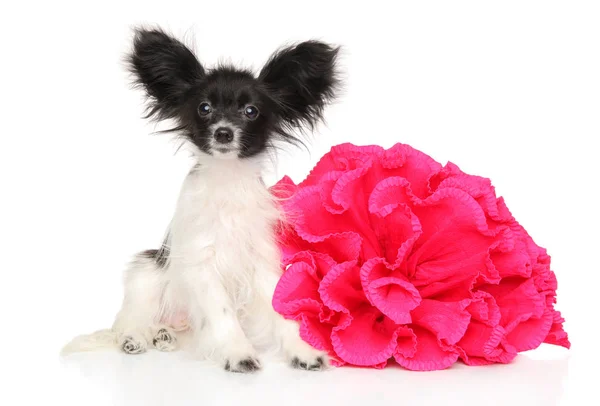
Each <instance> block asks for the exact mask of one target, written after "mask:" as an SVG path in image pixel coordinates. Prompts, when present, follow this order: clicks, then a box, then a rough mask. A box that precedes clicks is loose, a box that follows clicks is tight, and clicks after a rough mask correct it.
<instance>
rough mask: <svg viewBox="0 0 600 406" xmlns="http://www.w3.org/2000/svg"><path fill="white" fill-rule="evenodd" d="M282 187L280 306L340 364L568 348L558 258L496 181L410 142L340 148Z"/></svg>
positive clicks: (507, 357) (478, 357) (487, 357)
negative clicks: (499, 193)
mask: <svg viewBox="0 0 600 406" xmlns="http://www.w3.org/2000/svg"><path fill="white" fill-rule="evenodd" d="M272 191H273V193H274V194H275V195H276V196H278V197H279V198H281V199H282V205H283V208H284V210H285V213H286V215H287V223H286V225H285V226H282V227H281V230H280V233H279V237H280V246H281V251H282V253H283V261H284V267H285V271H284V274H283V276H282V277H281V280H280V281H279V284H278V286H277V289H276V292H275V295H274V298H273V306H274V308H275V309H276V310H277V311H278V312H279V313H281V314H282V315H283V316H285V317H286V318H289V319H293V320H297V321H298V322H299V323H300V331H301V335H302V338H303V339H304V340H305V341H307V342H308V343H309V344H311V345H313V346H314V347H315V348H318V349H321V350H324V351H327V352H328V353H329V354H330V355H331V357H332V359H333V362H334V364H336V365H344V364H352V365H358V366H371V367H376V368H382V367H384V366H385V365H386V364H387V362H388V361H389V360H390V359H391V358H394V359H395V360H396V362H397V363H398V364H400V365H402V366H404V367H405V368H408V369H413V370H434V369H443V368H447V367H449V366H451V365H452V364H453V363H454V362H456V361H457V360H458V359H461V360H462V361H463V362H465V363H466V364H468V365H483V364H490V363H496V362H500V363H507V362H510V361H511V360H512V359H513V358H514V357H515V356H516V354H517V353H518V352H519V351H525V350H530V349H533V348H536V347H538V346H539V345H540V344H541V343H542V342H548V343H552V344H557V345H562V346H564V347H567V348H568V347H569V346H570V344H569V341H568V337H567V334H566V333H565V332H564V331H563V329H562V323H563V321H564V320H563V319H562V318H561V316H560V314H559V312H557V311H556V310H554V303H555V301H556V278H555V276H554V273H553V272H552V271H551V270H550V258H549V256H548V255H547V254H546V251H545V250H544V249H543V248H540V247H538V246H537V245H536V244H535V243H534V241H533V240H532V239H531V237H530V236H529V235H528V234H527V232H526V231H525V230H524V229H523V227H521V226H520V225H519V224H518V223H517V221H516V220H515V219H514V218H513V216H512V214H511V213H510V212H509V210H508V208H507V207H506V205H505V204H504V201H503V199H502V198H497V197H496V195H495V191H494V188H493V186H492V185H491V182H490V181H489V179H485V178H481V177H477V176H472V175H468V174H465V173H463V172H462V171H460V169H459V168H458V167H456V166H455V165H453V164H451V163H449V164H447V165H446V166H444V167H442V166H441V165H440V164H439V163H437V162H436V161H434V160H433V159H431V158H430V157H429V156H427V155H425V154H423V153H421V152H419V151H417V150H415V149H413V148H411V147H409V146H407V145H403V144H397V145H395V146H394V147H392V148H390V149H388V150H384V149H383V148H380V147H377V146H365V147H357V146H354V145H350V144H342V145H339V146H336V147H334V148H332V150H331V151H330V152H329V153H328V154H326V155H325V156H323V157H322V159H321V160H320V161H319V163H318V164H317V165H316V166H315V168H314V169H313V170H312V171H311V173H310V174H309V175H308V177H307V178H306V180H304V181H303V182H302V183H301V184H299V185H295V184H294V183H293V182H292V181H291V180H290V179H289V178H283V179H282V180H281V181H280V182H279V183H278V184H277V185H275V186H274V187H273V188H272Z"/></svg>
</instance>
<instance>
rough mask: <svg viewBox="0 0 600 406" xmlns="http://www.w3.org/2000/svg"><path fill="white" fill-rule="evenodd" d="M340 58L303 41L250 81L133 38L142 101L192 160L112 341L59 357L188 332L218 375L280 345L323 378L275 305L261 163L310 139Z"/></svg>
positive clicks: (167, 45) (249, 365) (274, 258)
mask: <svg viewBox="0 0 600 406" xmlns="http://www.w3.org/2000/svg"><path fill="white" fill-rule="evenodd" d="M338 51H339V48H337V47H332V46H330V45H328V44H325V43H322V42H318V41H307V42H303V43H299V44H296V45H294V46H290V47H287V48H283V49H281V50H279V51H277V52H276V53H274V54H273V55H272V56H271V58H270V59H269V60H268V61H267V63H266V64H265V66H264V67H263V68H262V70H261V71H260V73H259V74H258V75H257V76H255V75H253V74H252V73H251V72H250V71H247V70H243V69H238V68H235V67H231V66H219V67H216V68H214V69H205V68H204V67H203V66H202V64H201V63H200V62H199V61H198V59H197V58H196V57H195V56H194V54H193V53H192V52H191V51H190V50H189V49H188V48H187V47H186V46H185V45H184V44H183V43H181V42H180V41H178V40H176V39H175V38H173V37H172V36H170V35H168V34H167V33H165V32H164V31H162V30H159V29H137V30H136V32H135V38H134V43H133V51H132V52H131V54H130V55H129V63H130V67H131V71H132V73H133V75H134V77H135V80H136V83H137V84H138V85H139V86H140V87H142V88H143V89H144V90H145V92H146V94H147V96H148V117H149V118H153V119H157V120H163V119H172V120H174V121H175V122H176V123H177V124H176V127H175V128H174V129H173V131H176V132H177V133H178V134H180V135H182V136H183V137H184V138H185V139H186V140H187V141H189V144H190V145H191V146H192V149H193V150H194V156H195V158H196V160H197V163H196V165H195V166H194V167H193V169H192V170H191V171H190V172H189V174H188V175H187V177H186V178H185V181H184V183H183V187H182V189H181V194H180V196H179V199H178V203H177V206H176V210H175V213H174V215H173V218H172V221H171V223H170V225H169V227H168V232H167V233H166V237H165V241H164V243H163V245H162V247H161V248H160V249H158V250H149V251H145V252H142V253H140V254H138V255H136V256H135V258H134V260H133V261H132V264H131V265H130V267H129V269H127V271H126V274H125V297H124V300H123V305H122V308H121V310H120V312H119V313H118V315H117V317H116V320H115V322H114V325H113V327H112V329H110V330H103V331H99V332H96V333H94V334H91V335H87V336H81V337H78V338H76V339H75V340H74V341H72V342H71V343H70V344H69V345H67V347H65V349H64V353H68V352H72V351H80V350H92V349H95V348H100V347H105V346H118V347H119V348H121V349H123V351H125V352H127V353H130V354H137V353H141V352H144V351H146V349H148V348H149V347H151V346H153V347H155V348H157V349H158V350H163V351H169V350H173V349H175V348H176V347H177V338H176V335H177V334H178V330H185V329H188V328H189V329H190V330H191V331H192V332H193V337H194V342H195V343H196V344H197V345H198V348H201V349H202V350H203V351H204V352H205V354H207V355H212V356H216V357H217V359H218V361H219V362H220V363H222V365H223V366H224V367H225V369H227V370H230V371H235V372H250V371H254V370H257V369H259V368H260V362H259V360H258V355H257V348H261V347H263V346H264V347H266V346H272V345H273V344H276V345H278V348H281V350H282V351H283V353H284V354H285V357H286V358H287V360H288V361H289V363H290V364H291V365H292V366H294V367H297V368H302V369H308V370H319V369H322V368H324V367H325V366H326V365H327V359H326V355H325V354H324V353H322V352H320V351H317V350H315V349H314V348H312V347H311V346H309V345H308V344H306V343H305V342H304V341H303V340H302V339H301V338H300V335H299V327H298V324H297V323H296V322H294V321H290V320H285V319H284V318H283V317H282V316H280V315H279V314H277V313H276V312H275V311H274V310H273V307H272V304H271V300H272V296H273V292H274V289H275V286H276V284H277V282H278V280H279V277H280V275H281V265H280V255H279V250H278V247H277V244H276V241H275V230H274V227H275V225H276V224H277V222H279V221H280V220H281V214H280V212H279V209H278V205H277V203H276V202H275V201H274V198H273V197H272V195H271V194H270V193H269V190H268V189H267V187H266V186H265V184H264V183H263V181H262V179H261V170H262V169H263V168H262V165H263V163H264V162H265V161H267V160H265V159H264V157H265V154H266V153H267V152H268V151H269V149H271V148H272V147H273V145H274V143H275V142H277V141H278V140H282V141H290V142H297V141H298V139H297V138H296V137H295V136H294V135H293V133H292V131H293V130H294V129H297V128H302V127H307V128H313V127H314V125H315V124H317V122H318V121H319V120H320V119H322V114H323V108H324V106H325V105H326V104H327V103H328V102H329V101H331V100H332V99H333V97H334V96H335V91H336V89H337V85H338V79H337V74H336V67H335V64H336V59H337V56H338Z"/></svg>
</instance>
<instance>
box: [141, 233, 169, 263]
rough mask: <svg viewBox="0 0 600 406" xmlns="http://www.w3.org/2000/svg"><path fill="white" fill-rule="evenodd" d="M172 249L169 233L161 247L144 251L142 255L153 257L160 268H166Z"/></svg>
mask: <svg viewBox="0 0 600 406" xmlns="http://www.w3.org/2000/svg"><path fill="white" fill-rule="evenodd" d="M170 253H171V250H170V249H169V234H167V236H166V237H165V240H164V242H163V243H162V245H161V247H160V248H159V249H157V250H156V249H151V250H146V251H143V252H142V253H141V254H140V255H142V256H144V257H146V258H150V259H153V260H154V261H155V262H156V265H157V266H158V267H159V268H165V267H166V266H167V264H168V262H169V255H170Z"/></svg>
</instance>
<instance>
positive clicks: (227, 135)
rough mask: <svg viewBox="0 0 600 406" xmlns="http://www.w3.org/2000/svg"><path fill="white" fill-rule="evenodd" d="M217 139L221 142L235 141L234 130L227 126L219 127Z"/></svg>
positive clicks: (216, 134)
mask: <svg viewBox="0 0 600 406" xmlns="http://www.w3.org/2000/svg"><path fill="white" fill-rule="evenodd" d="M215 140H217V142H218V143H219V144H229V143H230V142H231V141H233V131H231V130H230V129H229V128H227V127H219V128H217V130H216V131H215Z"/></svg>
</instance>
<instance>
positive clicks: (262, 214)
mask: <svg viewBox="0 0 600 406" xmlns="http://www.w3.org/2000/svg"><path fill="white" fill-rule="evenodd" d="M278 218H279V213H278V210H277V207H276V205H275V204H274V202H273V199H272V197H271V194H270V193H269V191H268V189H267V188H266V186H265V185H264V184H263V182H262V180H261V178H260V166H259V165H258V163H257V162H254V161H250V160H217V159H209V160H207V161H206V162H203V163H201V164H200V165H198V166H197V167H195V168H194V170H192V171H191V172H190V173H189V174H188V176H187V178H186V179H185V182H184V184H183V187H182V190H181V194H180V197H179V201H178V203H177V209H176V212H175V215H174V217H173V221H172V223H171V225H170V246H171V254H170V255H171V258H170V260H171V268H173V269H172V271H173V272H177V271H178V268H185V269H187V270H190V269H194V268H196V269H198V270H199V271H200V270H207V269H203V268H204V267H211V268H212V269H208V270H207V271H209V272H216V273H217V274H218V275H219V278H220V279H221V282H222V283H223V284H224V285H225V286H226V287H227V291H228V292H230V294H231V298H232V299H233V300H234V302H236V303H237V304H238V305H241V304H242V302H246V301H247V300H248V299H249V297H248V296H249V295H250V293H251V292H250V289H251V287H252V286H253V285H254V283H253V282H254V281H253V278H254V274H255V272H256V269H257V268H258V267H260V268H264V267H268V268H271V269H265V271H272V272H277V271H278V265H279V257H278V251H277V246H276V244H275V239H274V235H273V233H274V231H273V226H274V224H275V222H276V221H277V220H278ZM236 307H237V306H236Z"/></svg>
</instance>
